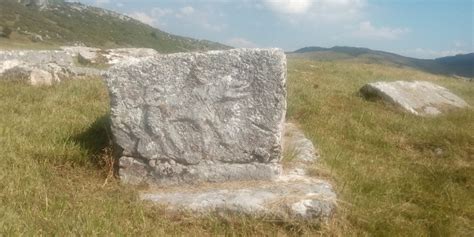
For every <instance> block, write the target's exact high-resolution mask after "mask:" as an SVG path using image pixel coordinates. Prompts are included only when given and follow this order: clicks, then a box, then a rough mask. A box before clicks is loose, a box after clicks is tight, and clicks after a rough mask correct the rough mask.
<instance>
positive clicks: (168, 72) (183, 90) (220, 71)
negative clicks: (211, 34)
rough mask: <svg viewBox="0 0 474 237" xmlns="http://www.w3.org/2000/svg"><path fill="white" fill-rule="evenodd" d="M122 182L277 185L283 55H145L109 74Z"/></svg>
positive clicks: (283, 89) (283, 98) (235, 52)
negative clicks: (262, 182) (261, 181)
mask: <svg viewBox="0 0 474 237" xmlns="http://www.w3.org/2000/svg"><path fill="white" fill-rule="evenodd" d="M106 79H107V85H108V88H109V92H110V98H111V118H112V131H113V134H114V137H115V142H116V143H117V145H118V146H120V147H121V148H122V149H123V152H122V158H121V159H120V165H121V168H120V171H119V173H120V176H121V178H122V180H123V181H124V182H130V183H140V182H146V183H150V184H170V183H182V182H185V183H189V182H199V181H211V182H221V181H229V180H245V179H247V180H259V179H266V180H268V179H272V178H274V177H276V176H277V175H278V174H279V173H280V171H281V168H280V165H279V164H278V162H279V161H280V158H281V136H282V129H283V120H284V116H285V111H286V59H285V54H284V53H283V52H282V51H281V50H276V49H270V50H262V49H258V50H248V49H238V50H229V51H212V52H209V53H180V54H171V55H159V56H155V57H148V58H145V59H143V60H138V61H135V62H125V63H121V64H118V65H116V66H114V67H112V68H111V69H110V70H109V71H108V73H107V74H106Z"/></svg>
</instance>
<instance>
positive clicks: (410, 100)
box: [360, 81, 469, 116]
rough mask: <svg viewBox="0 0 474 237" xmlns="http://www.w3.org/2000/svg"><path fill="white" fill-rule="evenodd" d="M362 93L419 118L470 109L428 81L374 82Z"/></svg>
mask: <svg viewBox="0 0 474 237" xmlns="http://www.w3.org/2000/svg"><path fill="white" fill-rule="evenodd" d="M360 92H361V93H362V95H364V96H365V97H367V98H376V99H381V100H382V101H384V102H386V103H388V104H393V105H395V106H397V107H400V108H402V109H403V110H405V111H407V112H409V113H412V114H415V115H418V116H437V115H440V114H442V113H446V112H449V111H451V110H453V109H461V108H467V107H469V105H468V104H467V103H466V102H465V101H464V100H463V99H461V98H459V97H458V96H456V95H455V94H453V93H451V92H450V91H449V90H448V89H446V88H444V87H442V86H439V85H436V84H433V83H431V82H427V81H393V82H373V83H369V84H366V85H365V86H363V87H362V88H361V89H360Z"/></svg>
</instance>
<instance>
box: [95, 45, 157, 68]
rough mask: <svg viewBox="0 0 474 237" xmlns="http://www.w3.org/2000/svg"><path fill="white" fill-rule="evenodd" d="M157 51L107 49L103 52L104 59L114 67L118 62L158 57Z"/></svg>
mask: <svg viewBox="0 0 474 237" xmlns="http://www.w3.org/2000/svg"><path fill="white" fill-rule="evenodd" d="M158 54H159V53H158V51H156V50H154V49H147V48H122V49H109V50H107V51H105V54H104V57H105V58H107V62H108V63H109V64H111V65H115V64H117V63H120V62H126V61H130V60H136V59H139V58H144V57H150V56H155V55H158Z"/></svg>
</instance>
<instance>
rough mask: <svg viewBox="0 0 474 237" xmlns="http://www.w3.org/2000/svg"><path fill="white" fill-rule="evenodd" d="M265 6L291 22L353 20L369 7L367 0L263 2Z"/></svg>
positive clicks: (273, 0) (282, 0)
mask: <svg viewBox="0 0 474 237" xmlns="http://www.w3.org/2000/svg"><path fill="white" fill-rule="evenodd" d="M262 1H263V3H264V6H266V7H267V8H268V9H270V10H271V11H273V12H275V13H277V14H279V15H281V16H282V17H284V18H286V19H287V20H289V21H290V22H293V23H297V22H298V21H301V20H304V21H310V22H311V23H312V24H318V23H321V24H322V23H324V22H327V21H341V20H349V21H350V20H353V19H354V18H357V17H358V16H359V15H360V14H361V11H362V9H363V8H364V7H365V6H366V5H367V4H366V0H318V1H315V0H262Z"/></svg>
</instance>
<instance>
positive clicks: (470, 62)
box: [288, 46, 474, 78]
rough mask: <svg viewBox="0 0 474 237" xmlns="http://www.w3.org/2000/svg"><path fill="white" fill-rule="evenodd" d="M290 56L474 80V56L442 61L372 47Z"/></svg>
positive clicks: (303, 51) (313, 50)
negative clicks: (385, 66)
mask: <svg viewBox="0 0 474 237" xmlns="http://www.w3.org/2000/svg"><path fill="white" fill-rule="evenodd" d="M288 56H289V57H294V58H305V59H310V60H318V61H336V60H352V61H359V62H364V63H374V64H384V65H392V66H396V67H411V68H415V69H419V70H423V71H426V72H430V73H435V74H443V75H457V76H463V77H470V78H474V53H470V54H464V55H456V56H450V57H444V58H438V59H417V58H410V57H405V56H401V55H398V54H394V53H389V52H384V51H378V50H372V49H368V48H356V47H341V46H336V47H332V48H322V47H305V48H301V49H298V50H296V51H294V52H290V53H288Z"/></svg>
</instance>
